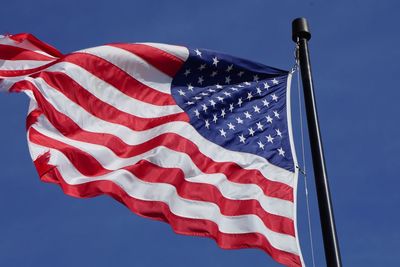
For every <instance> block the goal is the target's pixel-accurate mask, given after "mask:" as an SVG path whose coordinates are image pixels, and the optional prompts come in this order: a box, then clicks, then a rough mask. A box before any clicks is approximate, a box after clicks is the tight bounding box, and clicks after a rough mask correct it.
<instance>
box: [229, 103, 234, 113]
mask: <svg viewBox="0 0 400 267" xmlns="http://www.w3.org/2000/svg"><path fill="white" fill-rule="evenodd" d="M229 111H230V112H232V111H233V103H232V104H229Z"/></svg>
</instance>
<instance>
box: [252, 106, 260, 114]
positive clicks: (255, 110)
mask: <svg viewBox="0 0 400 267" xmlns="http://www.w3.org/2000/svg"><path fill="white" fill-rule="evenodd" d="M253 108H254V112H257V113H260V108H259V107H258V106H257V105H255V106H253Z"/></svg>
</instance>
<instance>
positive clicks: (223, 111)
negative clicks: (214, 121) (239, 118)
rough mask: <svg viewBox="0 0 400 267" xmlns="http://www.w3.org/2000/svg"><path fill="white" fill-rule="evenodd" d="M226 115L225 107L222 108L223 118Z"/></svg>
mask: <svg viewBox="0 0 400 267" xmlns="http://www.w3.org/2000/svg"><path fill="white" fill-rule="evenodd" d="M225 115H226V113H225V109H224V108H223V109H221V117H222V118H225Z"/></svg>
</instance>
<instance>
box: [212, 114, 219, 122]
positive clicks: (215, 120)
mask: <svg viewBox="0 0 400 267" xmlns="http://www.w3.org/2000/svg"><path fill="white" fill-rule="evenodd" d="M217 120H218V117H217V114H216V113H214V114H213V122H214V123H217Z"/></svg>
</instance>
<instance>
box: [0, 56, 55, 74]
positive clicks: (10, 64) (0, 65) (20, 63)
mask: <svg viewBox="0 0 400 267" xmlns="http://www.w3.org/2000/svg"><path fill="white" fill-rule="evenodd" d="M50 62H52V60H49V61H41V60H2V59H0V71H1V70H27V69H34V68H37V67H41V66H43V65H46V64H49V63H50Z"/></svg>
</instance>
